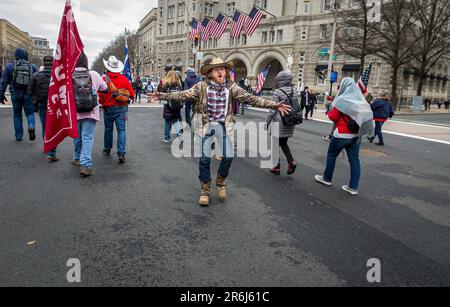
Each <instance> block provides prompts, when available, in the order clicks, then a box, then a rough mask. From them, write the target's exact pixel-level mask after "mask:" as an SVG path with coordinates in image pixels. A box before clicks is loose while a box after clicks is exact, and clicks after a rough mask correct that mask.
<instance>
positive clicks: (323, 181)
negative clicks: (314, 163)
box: [315, 175, 332, 186]
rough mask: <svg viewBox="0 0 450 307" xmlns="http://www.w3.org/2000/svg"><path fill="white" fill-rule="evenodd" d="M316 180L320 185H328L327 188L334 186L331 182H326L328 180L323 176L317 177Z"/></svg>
mask: <svg viewBox="0 0 450 307" xmlns="http://www.w3.org/2000/svg"><path fill="white" fill-rule="evenodd" d="M315 179H316V181H317V182H319V183H321V184H324V185H326V186H331V185H332V183H331V182H329V181H326V180H325V179H324V178H323V176H320V175H316V177H315Z"/></svg>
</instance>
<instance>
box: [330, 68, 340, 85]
mask: <svg viewBox="0 0 450 307" xmlns="http://www.w3.org/2000/svg"><path fill="white" fill-rule="evenodd" d="M337 80H338V72H337V71H332V72H331V78H330V83H336V82H337Z"/></svg>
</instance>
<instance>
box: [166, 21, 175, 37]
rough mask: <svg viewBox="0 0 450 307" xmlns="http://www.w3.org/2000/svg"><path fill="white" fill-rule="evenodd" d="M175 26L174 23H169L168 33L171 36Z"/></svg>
mask: <svg viewBox="0 0 450 307" xmlns="http://www.w3.org/2000/svg"><path fill="white" fill-rule="evenodd" d="M173 27H174V24H173V23H168V24H167V35H169V36H171V35H173Z"/></svg>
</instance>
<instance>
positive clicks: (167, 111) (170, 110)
mask: <svg viewBox="0 0 450 307" xmlns="http://www.w3.org/2000/svg"><path fill="white" fill-rule="evenodd" d="M182 90H183V86H182V85H181V81H180V78H179V77H178V74H177V73H176V71H174V70H171V71H169V72H168V73H167V76H166V79H165V80H164V82H163V84H162V85H160V86H159V87H158V92H160V93H168V94H170V93H175V92H179V91H182ZM182 108H183V104H182V103H180V102H178V101H174V100H170V99H169V100H166V101H165V102H164V111H163V118H164V143H170V138H171V134H170V132H171V130H172V126H174V127H175V130H176V132H177V135H178V136H180V135H181V133H182V132H181V128H180V121H181V109H182Z"/></svg>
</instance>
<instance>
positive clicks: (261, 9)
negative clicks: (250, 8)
mask: <svg viewBox="0 0 450 307" xmlns="http://www.w3.org/2000/svg"><path fill="white" fill-rule="evenodd" d="M254 7H256V8H257V9H258V10H260V11H263V12H266V13H267V14H269V15H270V16H272V17H274V18H277V16H275V15H274V14H272V13H270V12H269V11H267V10H265V9H263V8H261V7H259V6H257V5H254Z"/></svg>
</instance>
